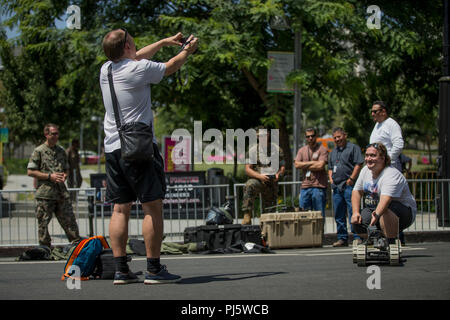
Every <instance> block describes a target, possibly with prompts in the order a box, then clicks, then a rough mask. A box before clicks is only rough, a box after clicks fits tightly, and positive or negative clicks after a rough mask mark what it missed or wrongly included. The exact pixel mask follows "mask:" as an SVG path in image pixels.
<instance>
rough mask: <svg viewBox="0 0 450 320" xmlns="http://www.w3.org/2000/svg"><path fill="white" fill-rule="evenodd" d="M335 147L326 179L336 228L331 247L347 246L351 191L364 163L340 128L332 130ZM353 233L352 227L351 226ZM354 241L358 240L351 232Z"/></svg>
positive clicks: (350, 216)
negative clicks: (329, 189)
mask: <svg viewBox="0 0 450 320" xmlns="http://www.w3.org/2000/svg"><path fill="white" fill-rule="evenodd" d="M333 139H334V142H335V144H336V147H335V148H334V149H333V151H331V153H330V159H329V161H328V178H329V180H330V183H331V188H332V190H333V207H334V214H335V220H336V227H337V239H338V240H337V241H336V242H335V243H333V247H342V246H347V245H348V232H347V221H346V219H345V216H346V212H347V213H348V220H349V222H350V220H351V218H352V191H353V185H354V184H355V182H356V179H357V178H358V175H359V172H360V170H361V168H362V164H363V163H364V158H363V157H362V154H361V148H360V147H358V146H357V145H355V144H353V143H351V142H348V141H347V134H346V133H345V131H344V129H342V128H339V127H338V128H335V129H333ZM352 232H353V226H352ZM353 236H354V238H355V239H360V238H359V236H358V235H356V234H355V233H354V232H353Z"/></svg>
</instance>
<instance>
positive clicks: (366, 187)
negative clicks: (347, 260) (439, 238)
mask: <svg viewBox="0 0 450 320" xmlns="http://www.w3.org/2000/svg"><path fill="white" fill-rule="evenodd" d="M365 161H366V166H365V167H364V168H363V169H362V170H361V172H360V174H359V177H358V180H357V181H356V184H355V186H354V188H353V192H352V209H353V215H352V219H351V223H352V224H353V226H354V229H355V232H356V233H358V234H360V235H364V234H365V233H366V232H367V227H368V226H369V225H371V226H373V225H377V226H379V227H380V228H381V230H382V231H383V233H384V235H385V237H386V238H387V239H388V241H389V242H390V243H394V242H395V241H394V240H395V239H396V238H397V236H398V233H399V232H400V231H402V230H404V229H406V228H408V227H409V226H410V225H411V224H412V223H413V222H414V220H415V217H416V213H417V205H416V201H415V199H414V197H413V195H412V194H411V192H410V190H409V186H408V183H407V181H406V178H405V177H404V176H403V174H402V173H401V172H400V171H398V170H397V169H395V168H393V167H391V166H390V158H389V155H388V154H387V150H386V147H385V146H384V145H383V144H381V143H374V144H370V145H369V146H367V150H366V154H365ZM363 197H364V199H363V203H364V208H363V209H362V210H361V208H360V204H361V199H362V198H363Z"/></svg>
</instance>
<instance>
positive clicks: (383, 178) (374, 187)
mask: <svg viewBox="0 0 450 320" xmlns="http://www.w3.org/2000/svg"><path fill="white" fill-rule="evenodd" d="M353 190H358V191H363V192H364V206H365V207H368V208H372V209H375V208H376V206H377V205H378V201H379V200H380V196H381V195H386V196H390V197H392V200H393V201H398V202H400V203H401V204H403V205H404V206H407V207H410V208H411V212H412V214H413V221H414V219H415V217H416V213H417V205H416V201H415V199H414V197H413V195H412V194H411V192H410V190H409V186H408V182H407V181H406V178H405V177H404V176H403V174H402V173H401V172H400V171H398V170H397V169H395V168H393V167H386V168H384V170H383V171H382V172H381V173H380V175H379V176H378V177H377V178H376V179H374V178H373V177H372V171H370V170H369V168H367V166H365V167H364V168H362V170H361V173H360V174H359V177H358V180H357V181H356V183H355V186H354V188H353Z"/></svg>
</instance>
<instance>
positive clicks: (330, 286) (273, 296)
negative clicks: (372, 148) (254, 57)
mask: <svg viewBox="0 0 450 320" xmlns="http://www.w3.org/2000/svg"><path fill="white" fill-rule="evenodd" d="M403 256H404V258H406V259H407V261H406V263H405V264H404V265H403V266H399V267H391V266H380V269H379V271H380V272H379V274H380V277H379V278H378V279H379V281H378V282H377V281H376V280H374V279H375V278H374V275H375V274H374V273H367V272H368V269H367V267H358V266H357V265H355V264H353V263H352V258H351V248H350V247H349V248H339V249H338V248H332V247H323V248H314V249H313V248H311V249H289V250H286V249H285V250H277V251H276V253H275V254H230V255H182V256H163V257H162V263H164V264H166V265H167V266H168V269H169V271H170V272H172V273H176V274H180V275H182V277H183V279H182V281H181V282H179V283H176V284H167V285H144V284H143V283H136V284H130V285H125V286H114V285H113V284H112V281H111V280H89V281H83V282H81V284H80V286H81V288H80V289H76V288H75V289H69V288H68V287H67V285H66V282H65V281H61V280H60V277H61V275H62V272H63V268H64V264H65V262H61V261H34V262H15V261H12V260H13V259H12V258H2V259H0V299H1V300H10V299H13V300H16V299H19V300H22V299H26V300H28V299H33V300H35V299H50V300H59V299H86V300H95V299H101V300H105V299H112V300H114V299H133V300H136V299H145V300H203V301H206V300H215V301H224V300H254V301H260V302H261V301H263V300H302V299H314V300H315V299H331V300H334V299H339V300H353V299H363V300H365V299H370V300H372V299H373V300H378V299H388V300H390V299H406V300H408V299H438V300H440V299H445V300H448V299H449V298H450V243H448V242H436V243H431V242H430V243H420V244H410V245H408V246H407V247H406V248H404V251H403ZM130 266H131V269H132V270H133V271H138V270H145V266H146V261H145V258H144V257H140V256H133V260H132V262H131V264H130ZM141 277H142V276H141ZM368 282H369V286H372V287H373V286H375V288H373V289H369V288H368V286H367V284H368ZM370 284H371V285H370Z"/></svg>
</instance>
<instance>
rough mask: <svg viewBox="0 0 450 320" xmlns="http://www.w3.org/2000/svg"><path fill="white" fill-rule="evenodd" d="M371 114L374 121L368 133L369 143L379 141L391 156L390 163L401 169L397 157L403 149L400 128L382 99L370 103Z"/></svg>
mask: <svg viewBox="0 0 450 320" xmlns="http://www.w3.org/2000/svg"><path fill="white" fill-rule="evenodd" d="M371 115H372V118H373V120H374V121H375V122H376V123H375V126H374V128H373V130H372V133H371V135H370V143H375V142H381V143H382V144H384V145H385V146H386V148H387V151H388V155H389V157H390V158H391V165H392V166H393V167H395V168H397V169H398V170H399V171H400V172H401V171H402V164H401V162H400V160H399V159H398V157H399V156H400V153H401V152H402V150H403V145H404V142H403V137H402V129H401V128H400V126H399V124H398V123H397V122H396V121H395V120H394V119H392V118H390V117H389V115H388V108H387V107H386V104H385V103H384V102H383V101H375V102H374V103H373V104H372V110H371Z"/></svg>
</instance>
